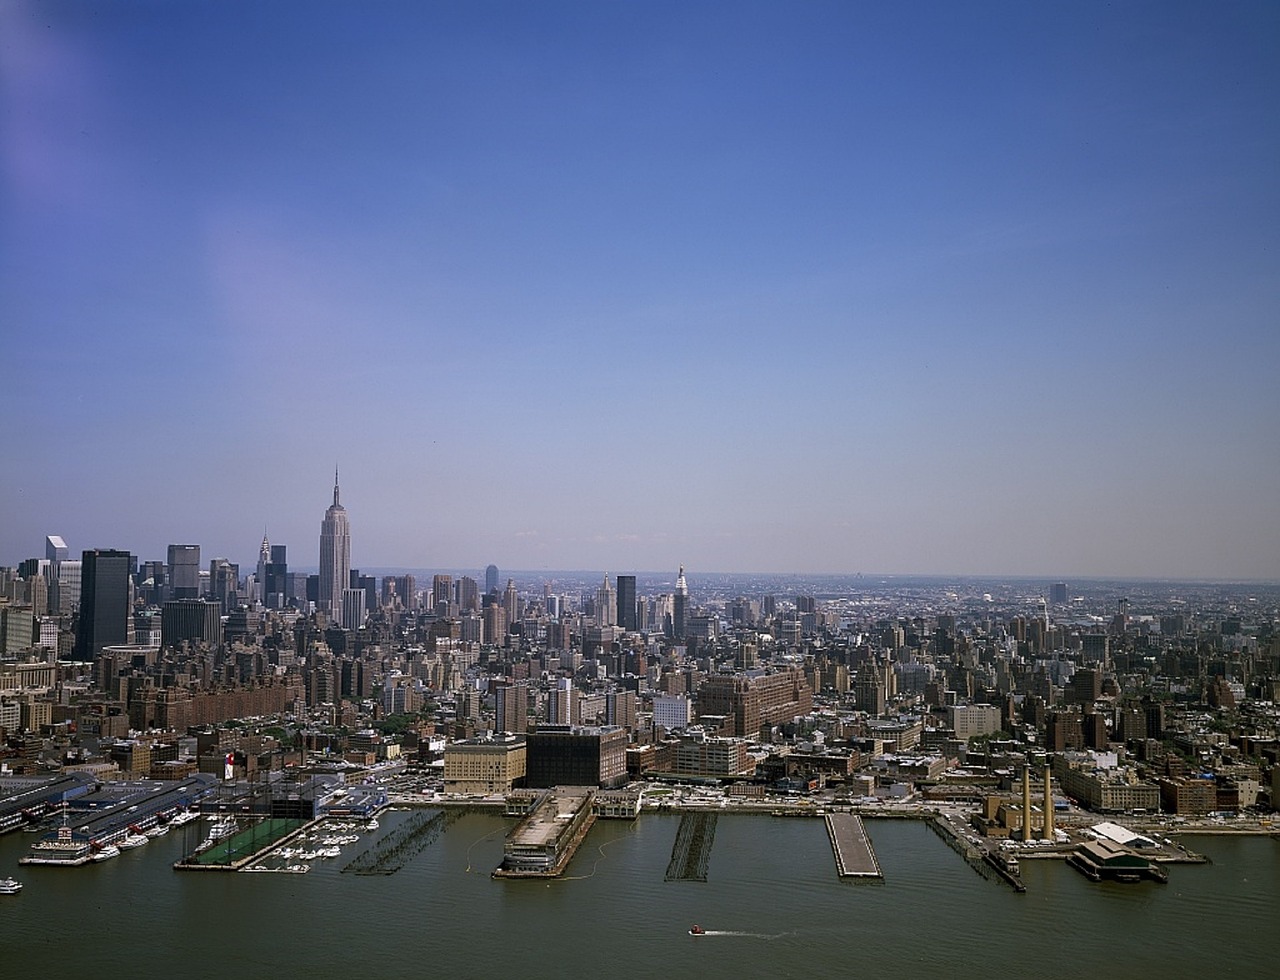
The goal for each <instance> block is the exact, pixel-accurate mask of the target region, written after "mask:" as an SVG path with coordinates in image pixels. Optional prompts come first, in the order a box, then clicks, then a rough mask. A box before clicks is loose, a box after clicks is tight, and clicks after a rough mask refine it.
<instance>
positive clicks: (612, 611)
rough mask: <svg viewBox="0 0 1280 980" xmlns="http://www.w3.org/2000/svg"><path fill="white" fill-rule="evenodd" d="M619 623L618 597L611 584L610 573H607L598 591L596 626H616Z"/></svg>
mask: <svg viewBox="0 0 1280 980" xmlns="http://www.w3.org/2000/svg"><path fill="white" fill-rule="evenodd" d="M617 623H618V597H617V594H616V593H615V592H614V591H613V586H612V585H610V584H609V573H608V572H605V574H604V581H603V582H601V583H600V588H598V589H597V590H596V625H597V626H616V625H617Z"/></svg>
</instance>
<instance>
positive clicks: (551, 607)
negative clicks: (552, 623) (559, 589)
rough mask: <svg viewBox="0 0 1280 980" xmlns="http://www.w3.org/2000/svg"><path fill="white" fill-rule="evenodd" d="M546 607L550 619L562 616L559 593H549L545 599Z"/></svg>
mask: <svg viewBox="0 0 1280 980" xmlns="http://www.w3.org/2000/svg"><path fill="white" fill-rule="evenodd" d="M542 601H543V604H544V608H545V609H546V611H547V618H548V619H559V618H560V608H561V607H560V597H559V596H558V595H549V596H547V597H546V598H544V599H543V600H542Z"/></svg>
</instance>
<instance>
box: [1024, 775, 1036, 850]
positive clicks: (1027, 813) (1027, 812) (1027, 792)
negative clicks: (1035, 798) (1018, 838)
mask: <svg viewBox="0 0 1280 980" xmlns="http://www.w3.org/2000/svg"><path fill="white" fill-rule="evenodd" d="M1031 834H1032V831H1031V763H1027V764H1026V765H1025V766H1023V767H1022V839H1023V840H1024V841H1030V840H1035V838H1034V837H1032V836H1031Z"/></svg>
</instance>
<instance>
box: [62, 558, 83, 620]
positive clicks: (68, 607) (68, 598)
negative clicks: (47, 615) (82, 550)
mask: <svg viewBox="0 0 1280 980" xmlns="http://www.w3.org/2000/svg"><path fill="white" fill-rule="evenodd" d="M83 575H84V562H83V561H81V560H80V559H79V558H64V559H63V560H62V561H60V562H58V612H59V613H61V614H62V615H64V616H65V615H66V614H68V613H70V612H74V611H75V609H76V607H77V606H79V605H80V580H81V578H82V577H83Z"/></svg>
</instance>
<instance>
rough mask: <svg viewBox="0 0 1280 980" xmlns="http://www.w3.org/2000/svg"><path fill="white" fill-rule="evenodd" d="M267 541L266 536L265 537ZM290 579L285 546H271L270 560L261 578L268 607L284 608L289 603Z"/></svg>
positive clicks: (263, 595) (264, 599)
mask: <svg viewBox="0 0 1280 980" xmlns="http://www.w3.org/2000/svg"><path fill="white" fill-rule="evenodd" d="M263 541H264V542H265V541H266V538H265V537H264V538H263ZM288 579H289V561H288V556H287V552H286V549H285V546H284V545H282V544H273V545H272V546H271V555H270V561H268V562H267V563H266V564H265V565H263V566H262V578H261V579H260V580H259V584H260V587H261V589H262V604H263V605H264V606H266V607H267V608H268V609H283V608H284V607H285V606H287V605H289V599H290V598H291V596H290V595H289V591H288V587H287V582H288Z"/></svg>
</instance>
